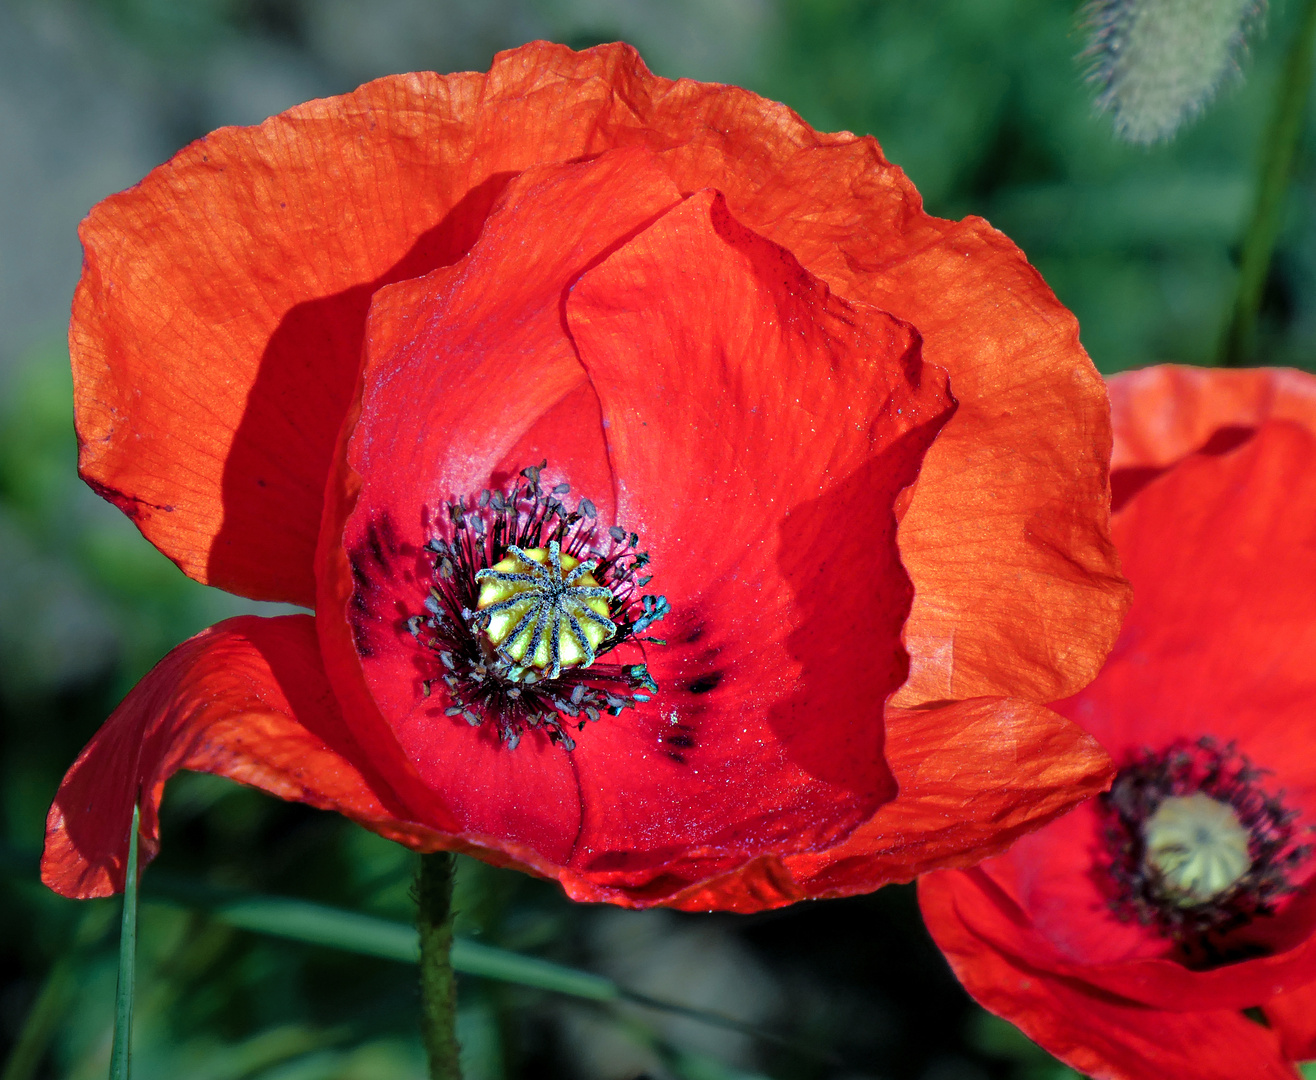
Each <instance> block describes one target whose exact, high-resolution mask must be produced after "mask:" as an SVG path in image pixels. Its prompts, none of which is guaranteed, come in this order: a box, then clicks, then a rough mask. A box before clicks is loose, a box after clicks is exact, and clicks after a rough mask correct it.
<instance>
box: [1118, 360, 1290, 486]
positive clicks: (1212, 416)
mask: <svg viewBox="0 0 1316 1080" xmlns="http://www.w3.org/2000/svg"><path fill="white" fill-rule="evenodd" d="M1107 386H1108V388H1109V390H1110V403H1111V416H1112V418H1113V421H1114V425H1115V449H1114V452H1113V453H1112V455H1111V460H1110V467H1111V471H1112V472H1115V471H1117V470H1123V469H1147V470H1150V471H1152V472H1153V473H1154V472H1157V471H1159V470H1161V469H1164V468H1165V467H1166V466H1168V465H1172V464H1174V462H1176V461H1178V460H1179V459H1180V458H1184V457H1187V456H1188V455H1189V454H1193V453H1197V452H1199V451H1201V450H1203V449H1209V448H1211V447H1215V448H1218V450H1219V451H1223V450H1227V449H1230V448H1231V447H1230V446H1229V445H1228V438H1229V435H1230V433H1234V435H1235V437H1238V436H1240V435H1243V434H1245V433H1247V432H1249V431H1251V429H1253V428H1256V427H1257V426H1258V425H1260V424H1261V423H1263V422H1264V421H1266V420H1293V421H1295V422H1296V423H1300V424H1302V425H1304V426H1305V427H1306V428H1307V429H1308V430H1311V431H1316V380H1313V379H1312V378H1311V376H1310V375H1308V374H1307V373H1306V372H1301V371H1293V370H1291V369H1288V368H1240V369H1237V370H1228V369H1215V368H1194V367H1182V366H1180V365H1177V364H1164V365H1161V366H1158V367H1149V368H1143V369H1142V370H1141V371H1124V372H1121V373H1120V374H1118V375H1112V376H1111V378H1110V379H1109V380H1108V382H1107Z"/></svg>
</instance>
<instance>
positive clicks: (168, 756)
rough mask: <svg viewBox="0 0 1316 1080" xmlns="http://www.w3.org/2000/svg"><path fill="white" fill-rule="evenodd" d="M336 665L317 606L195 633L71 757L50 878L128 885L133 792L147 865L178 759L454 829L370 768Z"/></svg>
mask: <svg viewBox="0 0 1316 1080" xmlns="http://www.w3.org/2000/svg"><path fill="white" fill-rule="evenodd" d="M360 761H361V754H360V750H359V748H358V747H357V746H356V743H355V740H354V739H353V738H352V736H351V734H350V733H349V732H348V731H347V729H346V727H345V726H344V724H343V722H342V718H341V717H340V716H339V714H338V709H337V705H336V703H335V701H334V696H333V693H332V691H331V690H330V689H329V684H328V682H327V680H326V679H325V675H324V669H323V667H322V665H321V662H320V653H319V649H318V648H317V646H316V639H315V627H314V624H313V621H312V619H311V617H310V616H307V615H289V616H283V617H280V618H274V619H263V618H258V617H256V616H241V617H238V618H235V619H229V620H227V621H225V622H222V623H220V624H219V625H217V626H212V627H211V628H210V629H208V630H204V631H202V632H201V633H200V634H198V635H197V636H196V637H194V638H191V639H189V640H188V641H185V642H184V643H183V644H182V645H179V646H178V647H177V648H176V649H174V650H173V651H172V652H170V653H169V655H168V656H166V657H165V658H164V659H163V660H161V661H160V663H159V664H157V665H156V666H155V667H154V668H153V669H152V670H151V672H150V673H149V674H147V676H146V677H145V678H144V679H142V681H141V682H139V683H138V684H137V685H136V686H135V687H134V688H133V690H132V691H131V692H130V693H129V694H128V696H127V697H126V698H125V699H124V700H123V703H122V704H121V705H120V706H119V707H118V708H117V709H116V710H115V711H114V713H113V715H111V716H110V718H109V719H108V720H107V721H106V722H105V723H104V725H103V726H102V727H101V729H100V730H99V731H98V732H97V733H96V735H95V737H94V738H93V739H92V740H91V742H90V743H88V744H87V747H86V749H84V750H83V752H82V754H81V755H80V756H79V757H78V760H77V761H76V762H75V763H74V764H73V767H72V768H71V769H69V772H68V774H67V775H66V776H65V777H64V781H63V783H62V784H61V785H60V788H59V793H58V794H57V795H56V796H55V802H54V805H52V806H51V808H50V815H49V817H48V819H47V822H46V849H45V854H44V856H43V858H42V868H41V876H42V880H43V881H44V882H45V883H46V884H47V885H49V886H50V887H51V888H52V889H54V890H55V891H56V892H61V893H63V894H65V895H66V896H76V897H83V898H85V897H91V896H107V895H109V894H110V893H113V892H118V891H120V890H122V888H123V875H124V870H125V866H126V860H127V855H128V831H129V827H130V823H131V821H132V808H133V803H134V802H135V801H138V800H139V799H140V802H141V853H142V854H141V858H142V862H143V865H145V863H146V862H148V861H149V860H150V859H152V858H154V857H155V854H156V852H157V850H158V848H159V818H158V816H157V811H158V809H159V805H160V798H161V795H162V794H163V791H164V784H165V781H166V780H167V779H168V778H169V777H170V776H172V775H173V774H174V773H175V772H177V771H178V770H179V769H192V770H195V771H197V772H210V773H217V774H219V775H220V776H227V777H230V778H231V779H234V780H239V781H241V782H242V783H244V784H250V785H252V786H253V787H258V788H261V789H262V790H264V791H267V792H269V793H270V794H272V795H277V796H279V797H280V798H283V799H290V800H295V801H298V802H305V803H309V804H311V805H312V806H318V807H321V808H322V809H326V810H335V811H337V812H338V813H340V814H345V815H346V816H348V817H350V818H353V819H354V820H356V821H359V822H360V823H361V824H363V825H365V826H366V827H367V828H369V829H373V830H374V831H375V832H378V833H381V834H382V835H384V836H388V837H390V838H391V839H395V840H400V841H402V842H404V843H407V844H410V845H411V846H413V847H421V848H424V847H429V848H431V849H432V848H434V847H437V846H439V843H440V842H441V841H442V839H443V838H442V837H441V836H439V835H438V834H437V833H432V832H430V831H429V830H427V829H425V828H424V827H422V826H420V825H417V824H416V823H415V822H413V821H410V820H409V819H408V817H407V815H406V814H405V813H404V812H402V811H400V809H399V808H398V807H397V805H396V802H395V800H394V799H393V798H392V797H391V796H390V794H389V792H388V788H387V787H386V786H384V785H382V784H380V783H378V781H377V780H375V779H373V778H372V777H370V776H369V774H363V773H362V772H361V770H360V767H359V765H358V764H357V763H358V762H360Z"/></svg>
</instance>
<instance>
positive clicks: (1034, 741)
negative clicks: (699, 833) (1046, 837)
mask: <svg viewBox="0 0 1316 1080" xmlns="http://www.w3.org/2000/svg"><path fill="white" fill-rule="evenodd" d="M886 735H887V741H886V755H887V760H888V762H889V763H890V765H891V770H892V772H893V773H894V775H895V778H896V781H897V783H898V785H899V795H898V796H897V797H896V798H895V799H894V800H892V801H891V802H889V803H887V804H886V805H885V806H883V807H882V808H881V809H880V810H878V812H877V813H876V814H875V815H874V816H873V817H872V818H871V819H870V820H869V821H867V822H866V823H865V824H863V825H861V826H860V827H859V828H858V829H856V830H855V831H854V833H852V834H851V835H850V837H849V838H848V839H847V840H846V841H845V842H843V843H841V844H839V845H837V846H835V847H832V848H830V849H827V850H824V851H818V852H805V853H801V854H798V855H792V856H789V857H785V858H775V857H765V858H762V859H759V860H757V861H756V862H755V863H753V864H751V865H750V866H748V867H746V868H745V869H743V870H738V871H737V872H735V873H733V874H730V875H727V876H726V877H724V878H721V879H719V880H715V881H712V882H709V883H705V884H703V885H700V886H698V887H696V888H694V889H691V890H687V891H686V892H685V893H684V894H682V896H681V898H680V901H679V904H678V906H680V907H682V908H685V909H686V910H690V911H700V910H731V911H740V912H752V911H760V910H763V909H765V908H773V907H780V906H782V905H783V904H789V903H793V902H794V901H796V900H802V899H806V898H808V899H820V898H824V897H838V896H853V895H855V894H858V893H866V892H871V891H872V890H874V889H877V888H880V887H881V886H882V885H886V884H890V883H891V882H896V881H910V880H911V879H913V878H914V877H915V876H917V875H918V874H921V873H925V872H926V871H929V870H933V869H936V868H938V867H944V866H969V865H972V864H973V863H976V862H977V861H978V860H980V859H982V858H983V857H985V856H987V855H993V854H997V853H999V852H1001V851H1003V850H1005V848H1006V847H1008V846H1009V845H1010V843H1011V842H1013V841H1014V840H1016V839H1017V838H1018V837H1019V836H1021V835H1022V834H1024V833H1026V832H1028V831H1030V830H1033V829H1036V828H1038V827H1039V826H1041V825H1043V824H1045V823H1046V822H1048V821H1051V820H1053V819H1054V818H1056V817H1057V816H1059V815H1062V814H1064V813H1065V812H1066V811H1068V810H1070V809H1071V808H1072V807H1073V806H1074V805H1075V804H1076V803H1078V802H1080V801H1081V800H1082V799H1085V798H1088V797H1090V796H1091V795H1092V794H1094V793H1095V792H1097V791H1100V790H1101V789H1102V788H1104V787H1106V786H1107V785H1108V784H1109V783H1110V778H1111V775H1112V771H1113V770H1112V769H1111V767H1110V759H1109V758H1108V757H1107V756H1106V754H1105V753H1104V752H1103V751H1102V750H1101V748H1100V747H1099V746H1098V745H1097V743H1096V741H1095V740H1093V739H1092V738H1091V737H1090V736H1088V735H1086V734H1085V733H1084V732H1083V730H1082V729H1081V728H1079V727H1078V725H1077V724H1073V723H1070V722H1068V721H1066V720H1064V719H1063V718H1062V717H1060V716H1057V715H1056V714H1055V713H1053V712H1050V711H1049V710H1047V709H1045V708H1043V707H1042V706H1040V705H1034V704H1032V703H1031V702H1026V701H1011V700H1002V699H999V698H979V699H976V700H973V701H962V702H956V703H954V704H952V705H946V706H942V707H941V708H935V709H919V710H907V709H888V710H887V720H886Z"/></svg>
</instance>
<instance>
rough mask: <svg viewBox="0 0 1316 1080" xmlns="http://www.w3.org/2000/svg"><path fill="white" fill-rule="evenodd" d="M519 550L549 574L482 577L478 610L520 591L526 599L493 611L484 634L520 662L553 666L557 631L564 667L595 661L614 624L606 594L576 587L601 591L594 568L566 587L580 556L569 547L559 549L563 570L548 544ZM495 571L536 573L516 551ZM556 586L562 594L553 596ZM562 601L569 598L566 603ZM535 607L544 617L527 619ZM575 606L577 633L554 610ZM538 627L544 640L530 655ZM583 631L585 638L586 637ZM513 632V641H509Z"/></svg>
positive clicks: (519, 573) (501, 572) (564, 609)
mask: <svg viewBox="0 0 1316 1080" xmlns="http://www.w3.org/2000/svg"><path fill="white" fill-rule="evenodd" d="M555 546H556V545H555ZM518 550H520V551H521V553H522V554H523V555H525V557H526V559H528V560H530V561H531V562H533V563H536V564H537V565H538V567H542V568H543V569H544V570H545V571H547V579H545V577H544V575H542V574H541V575H539V580H537V581H533V582H532V581H500V580H498V579H497V578H495V577H493V576H488V577H483V578H482V579H481V580H480V595H479V598H478V600H477V601H476V608H477V610H479V611H484V610H485V609H486V608H490V607H493V606H494V605H495V604H501V603H502V602H503V601H507V600H513V599H515V598H516V597H518V596H519V597H522V598H523V599H522V600H521V601H520V602H518V603H512V604H509V605H508V606H507V607H505V608H503V609H502V610H500V611H497V612H495V613H494V614H492V615H490V616H489V619H488V623H487V624H486V625H485V626H484V628H483V632H484V635H485V637H486V638H488V639H489V641H490V642H491V643H492V644H493V645H494V646H495V648H499V649H500V650H501V651H502V653H503V654H504V655H506V656H508V657H511V659H513V660H515V661H516V662H517V663H518V664H524V665H525V666H526V667H528V668H529V667H534V668H538V669H540V670H548V669H550V668H552V667H553V655H552V654H553V649H552V642H553V638H554V636H556V638H557V652H558V666H559V667H560V668H567V667H575V666H578V665H581V664H584V665H586V666H588V665H589V664H590V663H591V662H593V659H594V651H595V650H596V649H597V648H598V647H599V646H600V645H601V644H603V641H604V639H605V638H607V637H608V635H609V633H611V629H612V628H613V624H612V623H611V622H610V621H609V620H608V601H607V600H606V599H604V598H603V597H602V596H597V595H595V596H582V595H581V594H580V592H578V591H575V590H584V589H589V590H596V589H601V588H602V586H600V584H599V582H598V581H597V580H596V579H595V578H594V576H593V575H592V574H590V573H585V574H582V575H581V576H580V577H578V578H576V579H575V581H574V582H572V584H571V585H570V586H565V585H564V581H563V579H565V578H566V577H567V575H569V574H570V573H571V571H573V570H575V569H576V567H578V566H579V565H580V560H579V559H577V558H574V557H572V556H571V555H568V554H566V553H565V552H559V554H558V561H559V565H560V566H561V568H562V573H561V575H556V574H555V573H554V570H553V566H552V559H551V556H550V552H549V550H548V549H547V548H521V549H518ZM490 570H491V571H493V572H494V573H497V574H504V575H507V574H517V575H525V576H531V575H532V574H533V571H532V569H531V567H530V566H529V565H528V563H527V562H525V561H523V560H522V559H521V558H519V557H518V556H516V555H513V554H509V555H508V556H507V557H506V558H504V559H501V560H499V561H498V562H497V563H495V564H494V565H493V566H492V567H490ZM481 573H482V574H483V573H484V572H483V571H482V572H481ZM555 591H557V592H558V596H557V597H554V595H553V594H554V593H555ZM563 591H565V593H566V595H565V596H562V595H561V593H562V592H563ZM546 600H547V601H549V602H548V603H547V604H545V601H546ZM563 601H566V602H565V603H563ZM581 606H583V607H585V608H588V610H590V611H592V612H594V613H595V614H596V615H598V616H599V617H600V619H602V620H603V622H602V623H600V622H595V621H593V620H591V619H589V618H588V617H587V616H582V614H581V611H580V608H581ZM536 608H542V609H543V610H544V617H542V618H531V619H529V620H526V618H525V617H526V615H527V614H529V613H530V612H532V611H534V610H535V609H536ZM573 609H574V614H575V616H576V623H577V624H578V625H579V627H580V630H581V634H577V632H576V629H575V627H573V626H572V624H571V621H570V620H569V619H567V618H566V617H564V616H561V615H558V616H554V614H553V613H554V611H557V612H562V611H567V612H571V611H573ZM541 623H542V626H541ZM518 626H520V629H519V630H518V629H517V627H518ZM537 628H538V634H539V642H538V644H537V646H536V647H535V651H534V654H533V655H532V656H530V657H529V658H527V657H526V653H527V652H528V651H529V649H530V643H531V642H532V641H533V640H534V639H535V634H536V631H537ZM513 631H515V634H513ZM582 634H583V638H584V640H583V641H582V640H581V636H582ZM509 637H510V638H511V640H508V639H509ZM556 674H557V673H556V672H553V673H552V676H551V677H556Z"/></svg>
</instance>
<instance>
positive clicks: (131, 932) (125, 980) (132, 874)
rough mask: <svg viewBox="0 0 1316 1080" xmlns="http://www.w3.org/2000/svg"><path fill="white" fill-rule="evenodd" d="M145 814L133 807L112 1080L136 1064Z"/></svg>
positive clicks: (122, 1076)
mask: <svg viewBox="0 0 1316 1080" xmlns="http://www.w3.org/2000/svg"><path fill="white" fill-rule="evenodd" d="M140 822H141V811H140V810H139V809H138V807H137V806H136V805H134V806H133V824H132V834H131V835H130V836H129V837H128V872H127V874H126V875H125V877H124V886H123V924H122V926H121V927H120V929H119V987H118V990H117V991H116V992H115V999H114V1048H113V1050H111V1052H110V1080H128V1076H129V1073H130V1071H131V1064H132V1026H133V984H134V983H135V982H136V979H137V829H138V826H139V824H140Z"/></svg>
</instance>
